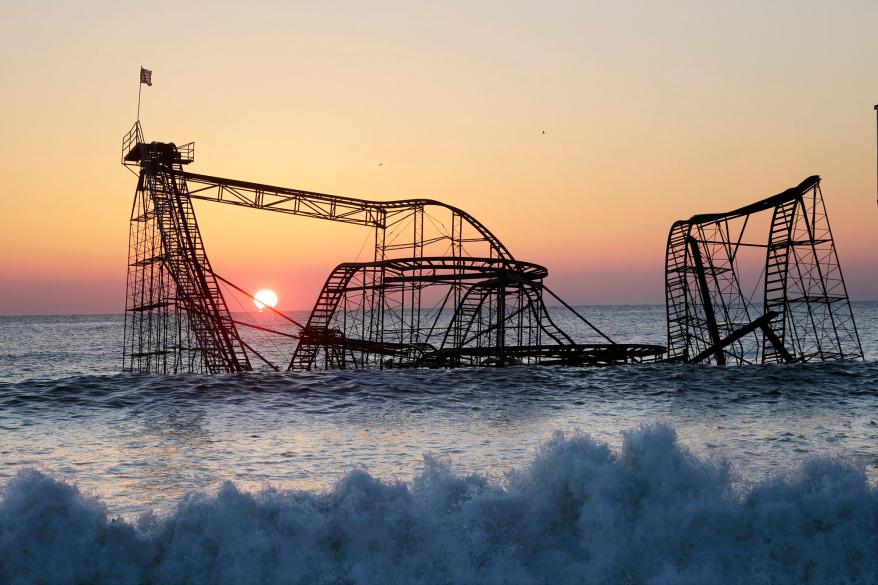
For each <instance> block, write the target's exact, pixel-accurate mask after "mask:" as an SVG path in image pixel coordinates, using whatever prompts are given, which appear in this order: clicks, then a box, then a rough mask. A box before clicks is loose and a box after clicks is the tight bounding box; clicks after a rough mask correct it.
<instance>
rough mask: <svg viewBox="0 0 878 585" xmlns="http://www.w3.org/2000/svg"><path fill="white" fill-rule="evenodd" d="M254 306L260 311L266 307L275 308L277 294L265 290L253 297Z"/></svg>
mask: <svg viewBox="0 0 878 585" xmlns="http://www.w3.org/2000/svg"><path fill="white" fill-rule="evenodd" d="M253 304H254V305H256V308H257V309H259V310H260V311H261V310H262V309H264V308H265V307H274V306H275V305H277V293H276V292H274V291H273V290H269V289H267V288H264V289H262V290H260V291H258V292H257V293H256V294H255V295H253Z"/></svg>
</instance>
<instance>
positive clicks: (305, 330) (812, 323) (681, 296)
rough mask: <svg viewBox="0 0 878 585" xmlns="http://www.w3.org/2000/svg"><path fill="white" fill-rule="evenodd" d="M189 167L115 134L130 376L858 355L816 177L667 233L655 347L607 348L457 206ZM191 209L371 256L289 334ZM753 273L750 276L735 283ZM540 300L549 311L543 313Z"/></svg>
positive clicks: (135, 134)
mask: <svg viewBox="0 0 878 585" xmlns="http://www.w3.org/2000/svg"><path fill="white" fill-rule="evenodd" d="M193 160H194V145H193V144H192V143H188V144H184V145H181V146H177V145H175V144H173V143H164V142H146V141H145V140H144V138H143V133H142V129H141V126H140V122H137V123H136V124H135V125H134V126H133V127H132V129H131V130H130V131H129V132H128V134H127V135H126V136H125V137H124V139H123V144H122V163H123V164H124V165H126V166H127V167H128V168H129V169H130V170H132V172H134V173H135V174H136V175H137V177H138V181H137V189H136V191H135V196H134V204H133V206H132V209H131V218H130V234H129V257H128V283H127V296H126V310H125V336H124V351H123V368H124V370H125V371H127V372H132V373H152V374H164V373H184V372H208V373H216V372H242V371H248V370H252V369H254V366H258V365H262V364H264V365H265V366H267V367H270V368H272V369H275V370H279V369H281V368H286V369H289V370H312V369H346V368H356V369H384V368H413V367H460V366H480V365H508V364H518V363H524V364H565V365H591V366H595V365H611V364H621V363H641V362H647V361H659V360H666V361H672V362H687V363H695V362H704V363H713V364H717V365H725V364H746V363H768V362H797V361H799V362H807V361H814V360H828V359H837V360H845V359H862V357H863V350H862V347H861V345H860V340H859V337H858V335H857V329H856V325H855V323H854V317H853V313H852V310H851V305H850V302H849V300H848V295H847V290H846V288H845V283H844V279H843V278H842V273H841V268H840V266H839V262H838V257H837V254H836V250H835V243H834V241H833V238H832V232H831V230H830V228H829V221H828V218H827V215H826V208H825V206H824V203H823V195H822V192H821V190H820V179H819V177H809V178H808V179H806V180H805V181H803V182H802V183H801V184H800V185H798V186H797V187H794V188H792V189H788V190H787V191H784V192H783V193H780V194H778V195H774V196H772V197H768V198H767V199H764V200H762V201H758V202H756V203H753V204H750V205H747V206H745V207H741V208H740V209H736V210H734V211H730V212H727V213H715V214H702V215H696V216H693V217H691V218H690V219H688V220H682V221H678V222H676V223H674V224H673V226H672V228H671V231H670V234H669V236H668V242H667V256H666V267H665V294H666V302H667V330H668V342H667V348H665V347H662V346H658V345H649V344H623V343H616V342H614V341H613V340H612V339H611V338H610V337H608V336H607V335H606V334H604V333H603V332H602V331H600V330H599V329H598V328H597V327H595V326H594V325H593V324H592V323H591V322H589V321H588V320H587V319H586V318H585V317H584V316H582V315H581V314H580V313H578V312H577V311H576V310H575V309H574V308H573V307H571V306H570V305H568V304H567V303H565V302H564V301H563V300H562V299H561V298H560V297H558V296H557V295H555V293H553V292H552V291H551V290H550V289H549V288H548V287H547V286H546V284H545V282H544V280H545V278H546V277H547V275H548V271H547V270H546V268H544V267H543V266H540V265H538V264H534V263H531V262H525V261H522V260H518V259H517V258H515V257H514V256H513V255H512V254H511V253H510V251H509V250H508V249H507V248H506V246H504V245H503V243H502V242H501V241H500V240H499V239H498V238H497V237H496V236H495V235H494V234H493V233H491V231H489V230H488V228H487V227H485V226H484V225H483V224H482V223H480V222H479V221H478V220H477V219H475V218H474V217H473V216H471V215H470V214H468V213H466V212H465V211H463V210H462V209H459V208H456V207H453V206H450V205H447V204H445V203H442V202H440V201H436V200H432V199H406V200H397V201H372V200H366V199H358V198H352V197H342V196H337V195H327V194H322V193H314V192H310V191H302V190H298V189H290V188H284V187H274V186H270V185H263V184H258V183H252V182H247V181H240V180H234V179H225V178H221V177H214V176H208V175H202V174H196V173H192V172H189V171H188V170H186V167H187V165H189V164H190V163H192V162H193ZM196 200H197V201H208V202H215V203H224V204H227V205H236V206H240V207H247V208H251V209H260V210H265V211H272V212H275V213H284V214H289V215H296V216H304V217H310V218H316V219H323V220H328V221H333V222H339V223H346V224H351V225H353V226H359V227H361V228H367V229H369V230H371V235H370V240H371V242H372V245H373V246H372V257H371V259H370V260H369V261H364V262H345V263H342V264H339V265H338V266H336V268H335V269H333V270H332V271H331V272H330V274H329V276H328V277H327V279H326V282H325V284H324V285H323V288H322V289H321V290H320V292H319V294H318V296H317V301H316V302H315V304H314V308H313V309H312V311H311V313H310V315H309V316H308V318H307V320H306V322H305V323H300V322H298V321H296V320H295V319H293V318H292V317H290V316H289V315H287V314H285V313H281V312H280V311H275V312H276V313H277V315H278V316H279V317H281V318H283V319H285V320H286V321H287V322H288V323H289V324H290V325H292V326H293V327H294V328H295V332H294V333H289V332H282V331H278V330H275V329H271V328H267V327H265V326H263V325H257V324H254V323H250V322H246V321H243V320H241V319H240V317H239V315H237V314H236V313H234V312H233V311H231V310H230V308H229V306H228V304H227V299H226V295H225V294H224V292H223V291H224V287H225V290H227V291H228V290H229V289H231V290H232V291H237V292H238V293H243V294H245V295H248V296H249V293H247V292H246V291H245V290H244V289H242V288H241V287H239V286H237V285H235V284H233V283H231V282H229V281H228V280H227V279H225V278H223V277H222V276H220V275H219V274H217V273H216V272H215V271H214V270H213V268H212V267H211V263H210V260H209V259H208V256H207V252H206V249H205V243H204V241H203V240H202V236H201V231H200V230H199V227H198V222H197V220H196V216H195V209H194V206H193V202H194V201H196ZM760 218H762V224H763V226H764V228H763V229H760V227H759V225H760ZM754 234H755V235H754ZM754 252H755V254H756V256H755V257H754V256H753V254H754ZM760 254H761V256H759V255H760ZM747 256H750V261H748V260H747V259H746V257H747ZM742 257H744V258H743V259H742ZM754 258H756V260H755V261H754ZM754 266H761V267H762V271H761V275H759V276H756V277H754V276H753V275H749V276H748V274H747V273H748V270H749V271H752V269H753V268H754ZM757 272H758V270H757ZM751 286H752V293H750V294H747V291H748V290H751ZM547 297H548V298H550V299H551V300H552V301H553V302H554V303H556V304H557V305H558V306H559V308H555V309H552V310H551V311H550V310H549V309H548V308H547V306H546V304H545V301H546V299H547ZM272 310H273V309H272ZM574 321H575V322H577V323H579V326H578V327H577V329H578V330H579V331H586V332H588V335H587V336H586V338H585V339H582V338H580V336H576V337H575V336H574V335H572V334H571V333H570V332H569V331H568V330H566V329H565V328H564V327H562V326H561V325H560V324H562V323H566V324H568V325H567V326H568V327H569V323H571V322H574ZM242 327H243V328H254V329H256V330H261V331H262V332H265V333H269V334H276V335H279V336H281V337H282V338H283V340H284V341H286V342H290V343H289V345H290V347H289V351H288V352H286V355H285V356H283V357H282V358H281V361H280V362H278V361H277V360H275V361H272V360H270V359H268V358H267V357H266V356H265V355H263V352H262V351H260V349H259V348H258V347H256V346H255V344H252V343H249V342H248V341H246V340H245V338H244V337H242V336H241V335H240V330H241V328H242Z"/></svg>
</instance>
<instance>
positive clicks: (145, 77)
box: [140, 67, 152, 87]
mask: <svg viewBox="0 0 878 585" xmlns="http://www.w3.org/2000/svg"><path fill="white" fill-rule="evenodd" d="M140 83H145V84H147V85H148V86H150V87H152V71H150V70H149V69H144V68H143V67H141V68H140Z"/></svg>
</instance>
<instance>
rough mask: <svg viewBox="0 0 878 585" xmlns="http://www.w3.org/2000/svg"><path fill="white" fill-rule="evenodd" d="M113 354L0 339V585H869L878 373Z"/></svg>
mask: <svg viewBox="0 0 878 585" xmlns="http://www.w3.org/2000/svg"><path fill="white" fill-rule="evenodd" d="M854 309H855V312H856V316H857V318H858V324H859V326H860V333H861V337H862V338H863V342H864V347H865V348H866V351H867V354H868V355H869V356H870V357H871V356H874V355H875V350H876V348H878V336H876V334H875V329H874V327H873V326H872V325H873V324H874V322H875V319H876V317H878V310H876V306H875V305H872V304H857V305H856V306H855V307H854ZM587 311H588V314H589V315H590V316H591V317H592V318H593V319H594V320H595V321H597V322H598V324H599V325H601V326H602V327H603V328H605V329H607V330H609V331H610V332H611V333H613V334H614V335H615V336H616V337H617V338H618V339H619V340H620V341H644V342H654V343H662V341H663V320H662V319H663V315H662V309H661V307H615V308H589V309H587ZM120 339H121V322H120V320H119V319H118V318H116V317H38V318H30V317H27V318H25V317H15V318H9V317H6V318H0V484H2V485H3V486H4V487H3V490H2V495H0V583H117V582H119V583H245V582H247V583H249V582H255V583H482V582H488V583H878V560H876V559H878V438H876V437H878V363H875V362H871V361H869V362H865V363H845V364H833V363H826V364H813V365H793V366H759V367H730V368H714V367H702V366H669V365H648V366H636V367H618V368H606V369H572V368H533V367H514V368H507V369H479V370H454V371H442V370H440V371H392V372H327V373H308V374H303V373H291V374H276V373H269V372H256V373H251V374H246V375H226V376H213V377H211V376H175V377H132V376H124V375H120V374H117V373H116V372H117V371H118V369H119V367H120V364H121V359H120V356H119V355H118V347H119V344H120Z"/></svg>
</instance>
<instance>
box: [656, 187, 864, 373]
mask: <svg viewBox="0 0 878 585" xmlns="http://www.w3.org/2000/svg"><path fill="white" fill-rule="evenodd" d="M760 214H762V215H766V214H768V215H770V223H769V224H768V228H767V233H764V232H763V233H760V234H757V236H756V238H755V239H754V238H753V234H752V232H753V231H754V228H753V227H752V226H753V225H754V223H756V222H757V219H756V218H757V216H759V215H760ZM748 228H750V229H748ZM745 248H747V249H750V248H756V249H759V250H764V251H765V257H764V265H763V266H764V267H763V270H762V275H761V276H760V277H759V278H757V279H756V281H755V283H754V285H753V288H752V289H753V293H752V294H749V295H748V294H746V292H745V291H746V290H750V284H751V283H750V282H746V283H745V282H743V281H744V278H743V276H742V272H744V270H742V266H741V262H740V261H739V253H740V252H741V251H742V250H744V249H745ZM757 291H761V295H760V296H759V297H757ZM665 295H666V301H667V313H668V358H667V359H669V360H675V361H684V362H702V361H704V362H710V363H716V364H720V365H723V364H726V363H734V364H742V363H759V362H763V363H768V362H791V361H803V362H807V361H813V360H844V359H862V357H863V350H862V347H861V345H860V339H859V336H858V334H857V328H856V325H855V323H854V316H853V313H852V311H851V306H850V301H849V300H848V295H847V290H846V288H845V283H844V278H843V277H842V273H841V267H840V266H839V263H838V256H837V254H836V251H835V244H834V242H833V238H832V231H831V230H830V227H829V220H828V218H827V215H826V207H825V205H824V203H823V194H822V192H821V190H820V178H819V177H817V176H813V177H809V178H807V179H805V180H804V181H802V183H801V184H800V185H798V186H797V187H793V188H792V189H788V190H786V191H784V192H783V193H779V194H777V195H774V196H773V197H769V198H767V199H763V200H762V201H758V202H756V203H753V204H751V205H747V206H745V207H742V208H740V209H736V210H734V211H730V212H727V213H714V214H703V215H695V216H693V217H691V218H689V219H688V220H681V221H678V222H676V223H674V225H673V226H672V227H671V231H670V234H669V235H668V244H667V256H666V264H665Z"/></svg>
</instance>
